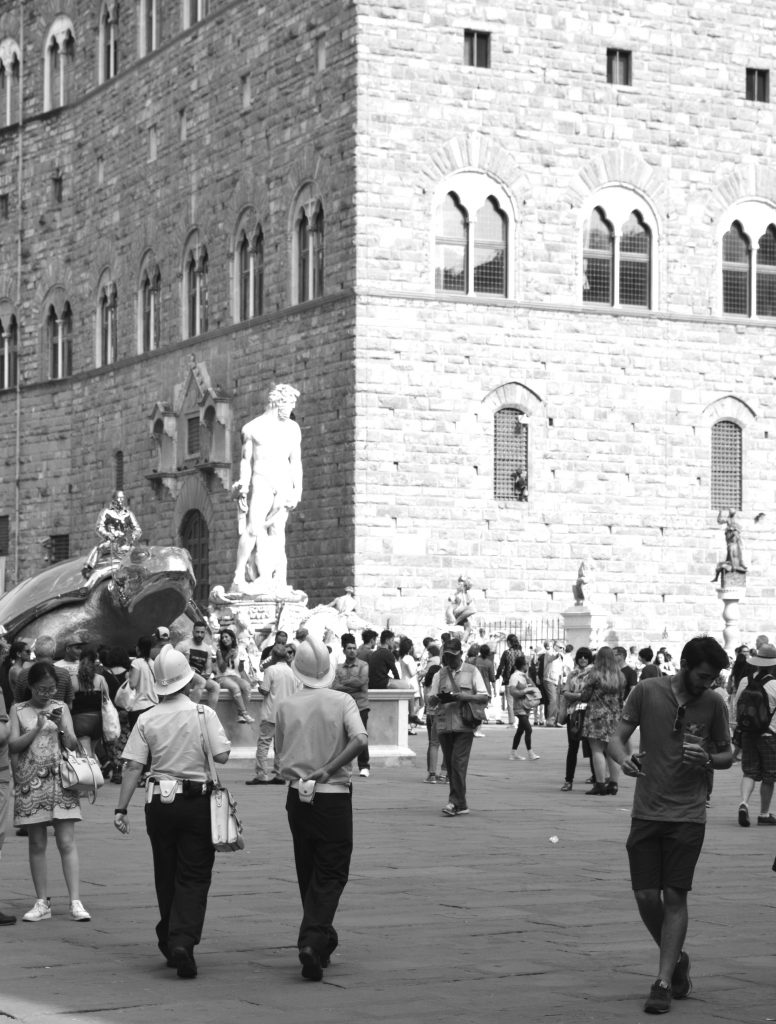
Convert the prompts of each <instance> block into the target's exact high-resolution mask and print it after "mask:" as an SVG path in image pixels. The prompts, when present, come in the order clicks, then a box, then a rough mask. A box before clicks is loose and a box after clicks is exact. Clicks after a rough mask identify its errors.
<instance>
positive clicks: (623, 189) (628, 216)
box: [580, 185, 658, 309]
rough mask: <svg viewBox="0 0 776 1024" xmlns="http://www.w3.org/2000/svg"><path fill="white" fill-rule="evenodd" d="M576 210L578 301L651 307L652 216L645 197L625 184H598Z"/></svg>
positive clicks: (653, 282)
mask: <svg viewBox="0 0 776 1024" xmlns="http://www.w3.org/2000/svg"><path fill="white" fill-rule="evenodd" d="M580 213H581V217H580V223H581V224H583V230H582V301H583V302H592V303H595V304H597V305H602V306H612V307H615V308H626V309H628V308H631V309H652V308H653V306H654V297H655V295H656V293H657V274H656V268H655V252H654V247H655V245H656V239H657V238H658V221H657V217H656V215H655V212H654V210H653V209H652V207H651V205H650V203H649V201H648V200H647V198H646V197H645V196H643V195H641V194H640V193H638V192H637V191H636V190H635V189H633V188H630V187H628V186H625V185H603V186H601V187H600V188H599V189H597V190H596V191H595V192H593V193H592V194H591V195H590V197H589V198H588V199H587V201H586V202H585V204H584V205H583V207H582V209H581V211H580Z"/></svg>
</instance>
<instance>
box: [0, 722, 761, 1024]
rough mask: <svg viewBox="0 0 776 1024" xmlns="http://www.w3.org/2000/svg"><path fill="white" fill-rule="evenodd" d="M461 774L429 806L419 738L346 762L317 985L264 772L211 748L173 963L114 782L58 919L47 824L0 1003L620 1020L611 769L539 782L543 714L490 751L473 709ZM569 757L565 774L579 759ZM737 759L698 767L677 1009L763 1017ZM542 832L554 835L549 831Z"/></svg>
mask: <svg viewBox="0 0 776 1024" xmlns="http://www.w3.org/2000/svg"><path fill="white" fill-rule="evenodd" d="M486 732H487V735H486V737H485V738H484V739H482V740H476V741H475V746H474V750H473V754H472V761H471V768H470V772H469V798H470V803H471V806H472V813H471V814H470V815H469V816H468V817H465V818H458V819H447V818H444V817H442V816H441V815H440V810H441V807H442V806H443V804H444V803H445V795H446V790H445V789H444V788H443V787H441V786H428V785H423V783H422V780H423V778H424V776H425V773H424V771H423V757H422V754H423V752H424V750H425V737H424V736H423V735H421V734H418V735H417V736H415V737H412V738H411V743H412V745H413V747H414V749H415V750H417V751H418V752H419V754H420V755H421V756H419V757H418V764H417V765H416V766H412V767H403V768H391V769H388V768H384V769H376V770H375V771H374V772H373V774H372V777H371V778H370V779H369V780H361V779H357V780H356V789H355V797H354V804H355V813H356V849H355V854H354V858H353V865H352V872H351V879H350V884H349V886H348V888H347V889H346V890H345V893H344V897H343V900H342V903H341V906H340V913H339V916H338V919H337V925H338V928H339V932H340V940H341V945H340V948H339V950H338V951H337V953H336V954H335V956H334V958H333V961H332V965H331V967H330V968H329V969H328V970H327V972H326V974H325V981H324V983H322V984H316V983H312V982H305V981H303V980H302V979H301V978H300V976H299V964H298V962H297V959H296V949H295V935H296V929H297V927H298V923H299V916H300V910H299V895H298V891H297V889H296V883H295V878H294V871H293V864H292V854H291V843H290V839H289V835H288V831H287V826H286V822H285V815H284V810H283V804H284V791H283V790H282V789H281V788H280V787H279V786H278V787H266V788H265V787H259V788H255V789H246V788H245V786H244V785H243V780H244V779H245V778H247V777H248V775H249V774H250V766H249V765H248V764H246V763H243V764H239V763H237V764H233V765H230V766H229V767H228V768H227V769H226V771H225V777H226V780H227V781H228V783H229V784H230V785H232V786H233V788H234V789H235V791H236V793H237V796H238V799H239V802H240V810H241V812H242V815H243V818H244V820H245V825H246V830H247V839H248V849H247V850H245V851H243V852H241V853H235V854H219V855H217V858H216V871H215V877H214V882H213V888H212V890H211V899H210V904H209V907H208V917H207V921H206V926H205V934H204V939H203V942H202V945H201V946H200V947H199V950H198V952H197V960H198V963H199V966H200V975H199V978H198V979H196V980H194V981H181V980H179V979H178V978H177V977H176V975H175V973H174V972H173V971H171V970H170V969H169V968H167V967H166V966H165V965H164V962H163V961H162V960H161V958H160V956H159V954H158V952H157V950H156V946H155V941H154V940H155V936H154V932H153V926H154V923H155V920H156V910H155V905H154V898H153V887H152V880H151V861H150V852H149V848H148V842H147V838H146V836H145V833H144V831H143V828H142V810H141V807H142V804H141V801H140V800H139V799H138V798H137V797H136V798H135V799H136V802H135V803H134V804H133V805H132V807H131V809H130V814H131V824H132V833H131V835H130V836H129V837H127V838H122V837H121V836H119V835H118V833H115V832H114V830H113V827H112V824H111V820H112V819H111V811H112V808H113V806H114V802H115V801H114V794H115V793H117V792H118V790H117V788H116V787H113V786H110V785H109V786H107V787H106V788H105V789H104V790H103V791H101V793H100V796H99V799H98V802H97V804H96V805H95V806H94V807H87V809H86V812H85V821H84V822H83V824H81V825H80V826H78V841H79V849H80V853H81V862H82V878H83V901H84V903H85V904H86V906H87V908H88V909H89V910H90V911H91V913H92V915H93V920H92V922H91V923H90V924H76V923H74V922H72V921H70V919H69V917H68V916H67V903H66V894H65V888H64V882H63V879H62V875H61V871H60V867H59V861H58V857H57V855H56V850H55V848H54V845H53V840H50V847H49V874H50V879H51V885H50V892H51V896H52V903H53V911H54V917H53V918H52V920H51V921H49V922H43V923H41V924H37V925H31V924H23V923H21V922H20V923H19V924H18V925H16V926H15V927H10V928H3V929H0V943H1V944H2V945H1V947H0V948H2V954H1V956H2V961H1V963H2V967H0V1019H5V1018H10V1019H11V1020H14V1019H15V1020H18V1021H22V1022H24V1024H43V1022H45V1024H53V1022H55V1021H56V1022H64V1024H68V1022H77V1024H87V1022H88V1024H156V1022H165V1021H177V1020H185V1021H186V1022H187V1024H204V1022H207V1024H212V1022H216V1024H221V1022H229V1024H247V1022H253V1021H261V1022H263V1024H307V1022H312V1021H315V1022H316V1024H318V1022H328V1021H332V1022H333V1021H344V1020H350V1021H352V1020H358V1021H360V1022H364V1024H369V1022H372V1021H380V1022H386V1024H388V1022H396V1024H399V1022H401V1024H412V1022H421V1021H422V1022H423V1024H429V1022H435V1021H444V1022H446V1024H454V1022H466V1024H471V1021H472V1020H475V1021H481V1022H491V1021H492V1022H495V1021H502V1020H505V1019H507V1020H509V1021H511V1022H512V1024H541V1022H550V1024H572V1022H573V1024H584V1022H596V1024H636V1022H639V1021H647V1020H651V1019H652V1018H650V1017H647V1016H646V1015H645V1014H644V1013H643V1011H642V1004H643V1002H644V999H645V997H646V994H647V991H648V989H649V986H650V984H651V982H652V980H653V979H654V975H655V972H656V969H657V951H656V948H655V947H654V946H653V945H652V944H651V941H650V940H649V939H648V937H647V933H646V931H645V930H644V928H643V927H642V925H641V924H640V923H639V922H638V921H637V915H636V909H635V906H634V903H633V899H632V896H631V893H630V890H629V885H628V877H627V864H626V857H625V851H624V848H623V843H624V840H625V836H626V832H627V828H628V818H629V805H630V796H631V793H632V785H633V784H632V782H631V781H630V780H626V781H625V783H624V785H623V786H622V788H621V791H620V795H619V796H618V797H606V798H604V797H588V796H586V795H585V789H587V788H588V787H587V786H585V785H582V784H581V781H579V782H578V785H577V788H576V789H575V790H574V791H573V792H572V793H561V792H559V786H560V783H561V782H562V777H563V768H562V766H563V758H564V755H565V730H560V729H557V730H545V729H537V730H535V732H534V736H535V744H534V745H535V749H536V750H537V751H538V752H539V753H540V755H541V760H539V761H536V762H533V763H531V762H522V761H516V762H510V761H508V760H507V754H508V748H509V740H510V737H511V733H510V732H509V731H508V730H507V729H506V728H504V727H503V726H495V725H494V726H489V727H488V728H487V730H486ZM587 775H588V772H587V770H586V765H585V764H584V763H582V762H580V771H579V773H578V777H579V780H583V779H585V778H587ZM739 779H740V769H739V768H738V767H734V768H733V769H732V770H731V771H729V772H719V773H718V774H717V779H716V787H715V792H714V797H713V806H712V809H711V811H710V813H709V827H708V830H707V838H706V846H705V851H704V854H703V857H702V860H701V862H700V865H699V869H698V873H697V875H696V883H697V894H696V895H692V896H691V899H690V919H691V920H690V933H689V937H688V949H689V950H690V953H691V955H692V958H693V970H692V976H693V979H694V983H695V992H694V994H693V995H692V996H691V998H690V999H688V1000H686V1001H684V1002H682V1003H675V1004H674V1006H673V1009H672V1011H671V1019H675V1020H677V1021H682V1022H684V1024H717V1022H722V1021H725V1022H736V1024H749V1022H752V1024H754V1022H762V1021H769V1020H774V1019H776V993H774V986H773V978H774V966H776V961H775V959H774V950H773V947H772V942H773V933H774V917H775V915H776V875H774V874H773V873H772V872H771V863H772V861H773V859H774V854H776V829H773V830H770V829H766V828H758V827H757V826H756V825H755V826H753V827H752V828H750V829H748V830H744V829H742V828H740V827H739V826H738V824H737V821H736V807H737V804H738V800H737V792H738V784H739ZM552 836H557V837H558V842H557V843H552V842H551V841H550V839H551V837H552ZM0 883H2V889H1V891H2V899H0V907H1V908H2V909H3V910H6V911H8V910H12V911H13V912H14V913H16V914H17V915H18V916H19V917H21V915H22V914H23V913H24V912H25V911H26V910H27V909H28V908H29V907H30V906H31V905H32V895H31V894H32V889H31V883H30V879H29V875H28V869H27V863H26V842H25V840H23V839H17V838H16V837H11V838H10V839H9V841H8V842H7V845H6V852H5V855H4V858H3V862H2V872H1V873H0Z"/></svg>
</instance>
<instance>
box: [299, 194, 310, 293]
mask: <svg viewBox="0 0 776 1024" xmlns="http://www.w3.org/2000/svg"><path fill="white" fill-rule="evenodd" d="M296 234H297V246H298V252H299V265H298V268H297V278H298V281H299V294H298V297H297V298H298V301H299V302H307V300H308V299H309V298H310V225H309V223H308V221H307V214H306V213H305V212H304V210H302V214H301V216H300V218H299V225H298V227H297V232H296Z"/></svg>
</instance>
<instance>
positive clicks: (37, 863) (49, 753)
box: [8, 661, 90, 922]
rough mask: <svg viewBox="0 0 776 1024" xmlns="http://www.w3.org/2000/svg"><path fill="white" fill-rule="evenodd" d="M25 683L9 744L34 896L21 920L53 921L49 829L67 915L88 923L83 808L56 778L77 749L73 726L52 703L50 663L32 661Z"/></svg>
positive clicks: (19, 825)
mask: <svg viewBox="0 0 776 1024" xmlns="http://www.w3.org/2000/svg"><path fill="white" fill-rule="evenodd" d="M27 682H28V686H29V688H30V694H31V697H30V699H29V700H27V701H22V702H21V703H20V704H14V705H13V707H12V708H11V711H10V715H9V724H10V727H11V737H10V740H9V743H8V749H9V751H10V754H11V761H12V765H13V774H14V788H15V794H14V825H15V826H16V827H17V828H26V829H27V834H28V837H29V838H28V842H29V857H30V871H31V873H32V882H33V885H34V886H35V896H36V900H35V904H34V906H33V907H32V909H31V910H29V911H28V912H27V913H26V914H25V915H24V920H25V921H32V922H37V921H45V920H48V918H50V917H51V900H50V899H49V895H48V871H47V866H46V842H47V832H46V829H47V826H48V825H52V826H53V828H54V836H55V838H56V843H57V849H58V850H59V856H60V857H61V859H62V871H63V873H64V876H65V884H66V885H67V891H68V893H69V895H70V916H71V917H72V918H73V920H74V921H88V920H90V915H89V913H88V912H87V910H86V909H85V908H84V905H83V903H81V898H80V888H79V871H78V849H77V847H76V845H75V823H76V821H80V820H81V808H80V805H79V803H78V797H77V796H76V794H75V793H71V792H70V791H69V790H65V789H62V781H61V779H60V775H59V766H60V763H61V760H62V747H63V746H64V747H67V748H68V749H69V750H73V749H74V747H75V746H76V738H75V733H74V732H73V722H72V719H71V717H70V712H69V710H68V708H67V705H66V704H64V703H63V702H62V701H59V700H56V699H55V697H56V692H57V677H56V674H55V672H54V668H53V666H52V665H51V664H50V663H48V662H44V661H41V662H36V663H35V664H34V665H33V666H32V668H31V669H30V673H29V676H28V680H27Z"/></svg>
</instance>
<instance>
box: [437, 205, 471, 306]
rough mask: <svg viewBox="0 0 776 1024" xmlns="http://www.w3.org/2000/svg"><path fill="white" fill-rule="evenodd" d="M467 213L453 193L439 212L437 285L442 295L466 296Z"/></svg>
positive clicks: (438, 207)
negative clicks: (459, 293)
mask: <svg viewBox="0 0 776 1024" xmlns="http://www.w3.org/2000/svg"><path fill="white" fill-rule="evenodd" d="M468 234H469V228H468V218H467V216H466V210H464V208H463V207H462V206H461V205H460V203H459V201H458V196H457V195H456V194H455V193H454V192H448V194H447V195H446V196H445V197H444V198H443V199H442V202H441V203H439V205H438V206H437V211H436V261H435V269H434V283H435V287H436V290H437V291H439V292H465V291H466V281H467V279H468V276H469V275H468V269H467V260H466V255H467V249H468V245H467V239H468Z"/></svg>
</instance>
